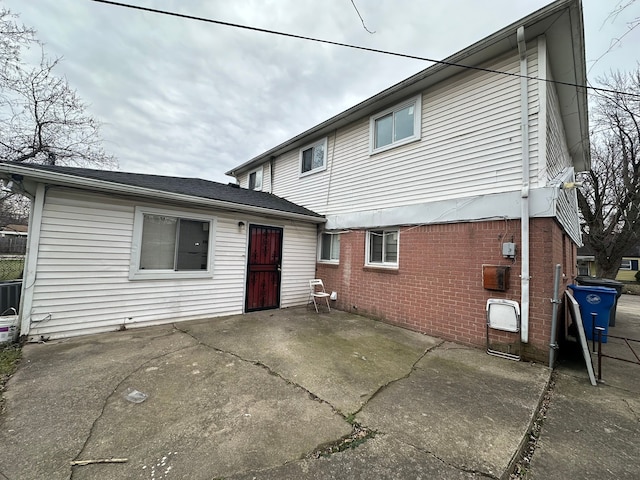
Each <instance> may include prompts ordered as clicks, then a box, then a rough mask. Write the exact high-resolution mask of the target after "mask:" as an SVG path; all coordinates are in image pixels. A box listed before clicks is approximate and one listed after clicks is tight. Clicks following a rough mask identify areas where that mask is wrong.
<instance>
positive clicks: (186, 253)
mask: <svg viewBox="0 0 640 480" xmlns="http://www.w3.org/2000/svg"><path fill="white" fill-rule="evenodd" d="M214 226H215V219H214V218H213V217H208V216H201V215H191V214H188V213H184V212H175V211H168V210H166V211H165V210H160V209H152V208H142V207H138V208H136V212H135V218H134V226H133V235H134V238H133V250H132V255H131V267H130V273H129V278H130V279H132V280H137V279H162V278H181V277H208V276H211V257H212V243H213V238H214V237H213V230H214Z"/></svg>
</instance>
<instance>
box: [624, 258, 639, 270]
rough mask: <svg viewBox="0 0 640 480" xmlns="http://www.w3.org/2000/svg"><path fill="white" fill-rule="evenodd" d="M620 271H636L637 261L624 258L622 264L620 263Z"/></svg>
mask: <svg viewBox="0 0 640 480" xmlns="http://www.w3.org/2000/svg"><path fill="white" fill-rule="evenodd" d="M620 270H638V260H631V259H630V258H624V259H623V260H622V262H620Z"/></svg>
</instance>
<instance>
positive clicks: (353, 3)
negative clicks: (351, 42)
mask: <svg viewBox="0 0 640 480" xmlns="http://www.w3.org/2000/svg"><path fill="white" fill-rule="evenodd" d="M351 5H353V8H354V9H355V11H356V13H357V14H358V17H360V21H361V22H362V28H364V29H365V30H366V31H367V32H368V33H371V34H374V33H376V31H375V30H374V31H373V32H372V31H371V30H369V29H368V28H367V26H366V25H365V24H364V18H362V15H360V10H358V7H356V2H354V1H353V0H351Z"/></svg>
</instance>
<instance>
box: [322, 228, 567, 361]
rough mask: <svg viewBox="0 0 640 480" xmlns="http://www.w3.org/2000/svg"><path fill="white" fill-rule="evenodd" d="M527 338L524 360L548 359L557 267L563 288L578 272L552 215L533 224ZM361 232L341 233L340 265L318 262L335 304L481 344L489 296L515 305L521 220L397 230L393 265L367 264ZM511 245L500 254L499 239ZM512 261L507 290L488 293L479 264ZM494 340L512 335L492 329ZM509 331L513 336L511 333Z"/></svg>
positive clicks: (432, 333) (391, 321)
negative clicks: (511, 253) (512, 249)
mask: <svg viewBox="0 0 640 480" xmlns="http://www.w3.org/2000/svg"><path fill="white" fill-rule="evenodd" d="M530 232H531V234H530V273H531V281H530V313H529V343H528V344H527V345H525V348H524V352H523V355H524V358H525V359H527V360H535V361H540V362H544V363H546V362H547V361H548V352H549V339H550V329H551V313H552V304H551V302H550V299H551V298H552V297H553V276H554V267H555V265H556V264H557V263H560V264H561V265H562V266H563V273H564V274H565V279H564V280H563V285H564V286H566V285H567V284H568V283H570V281H571V279H573V278H574V277H575V275H576V271H575V268H576V267H575V264H576V248H575V245H574V244H573V243H572V241H571V240H570V239H569V238H568V237H567V236H566V235H565V234H564V232H563V230H562V228H561V227H560V226H559V225H558V224H557V223H556V221H555V220H553V219H546V218H543V219H532V220H531V225H530ZM365 240H366V232H365V231H364V230H353V231H349V232H346V233H343V234H342V235H341V237H340V264H339V265H328V264H323V263H318V264H317V266H316V270H317V277H318V278H322V279H323V280H324V283H325V286H326V288H327V291H336V292H337V293H338V300H337V302H334V304H335V307H336V308H338V309H340V310H344V311H350V312H354V313H359V314H361V315H366V316H369V317H373V318H377V319H380V320H383V321H385V322H388V323H391V324H394V325H398V326H401V327H405V328H408V329H411V330H416V331H419V332H423V333H426V334H428V335H433V336H437V337H440V338H443V339H446V340H451V341H454V342H458V343H462V344H467V345H475V346H484V345H485V344H486V320H485V318H486V314H485V306H486V302H487V299H488V298H504V299H509V300H515V301H517V302H518V303H520V268H521V265H520V248H521V241H520V222H519V221H518V220H506V221H505V220H501V221H487V222H473V223H457V224H443V225H428V226H418V227H402V228H400V247H399V248H400V264H399V268H398V269H397V270H388V269H382V268H372V267H365V266H364V263H365V258H364V257H365ZM507 241H509V242H511V241H512V242H515V243H516V245H517V248H518V252H517V256H516V259H515V261H512V260H510V259H506V258H503V256H502V243H503V242H507ZM483 264H492V265H509V266H510V267H511V268H510V280H509V285H508V289H507V291H505V292H497V291H490V290H485V289H484V288H483V286H482V265H483ZM496 333H497V334H496V336H495V337H494V335H493V333H492V337H491V339H492V342H493V341H497V342H500V341H510V342H512V341H513V340H514V339H515V338H517V337H515V335H514V334H500V333H499V332H496ZM510 335H511V336H510Z"/></svg>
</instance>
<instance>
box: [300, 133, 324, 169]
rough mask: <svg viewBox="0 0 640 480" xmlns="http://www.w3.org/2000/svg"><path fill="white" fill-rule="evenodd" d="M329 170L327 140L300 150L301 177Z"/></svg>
mask: <svg viewBox="0 0 640 480" xmlns="http://www.w3.org/2000/svg"><path fill="white" fill-rule="evenodd" d="M326 168H327V139H326V138H324V139H322V140H321V141H319V142H318V143H314V144H312V145H307V146H306V147H304V148H301V149H300V175H301V176H303V175H308V174H311V173H314V172H319V171H322V170H326Z"/></svg>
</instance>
